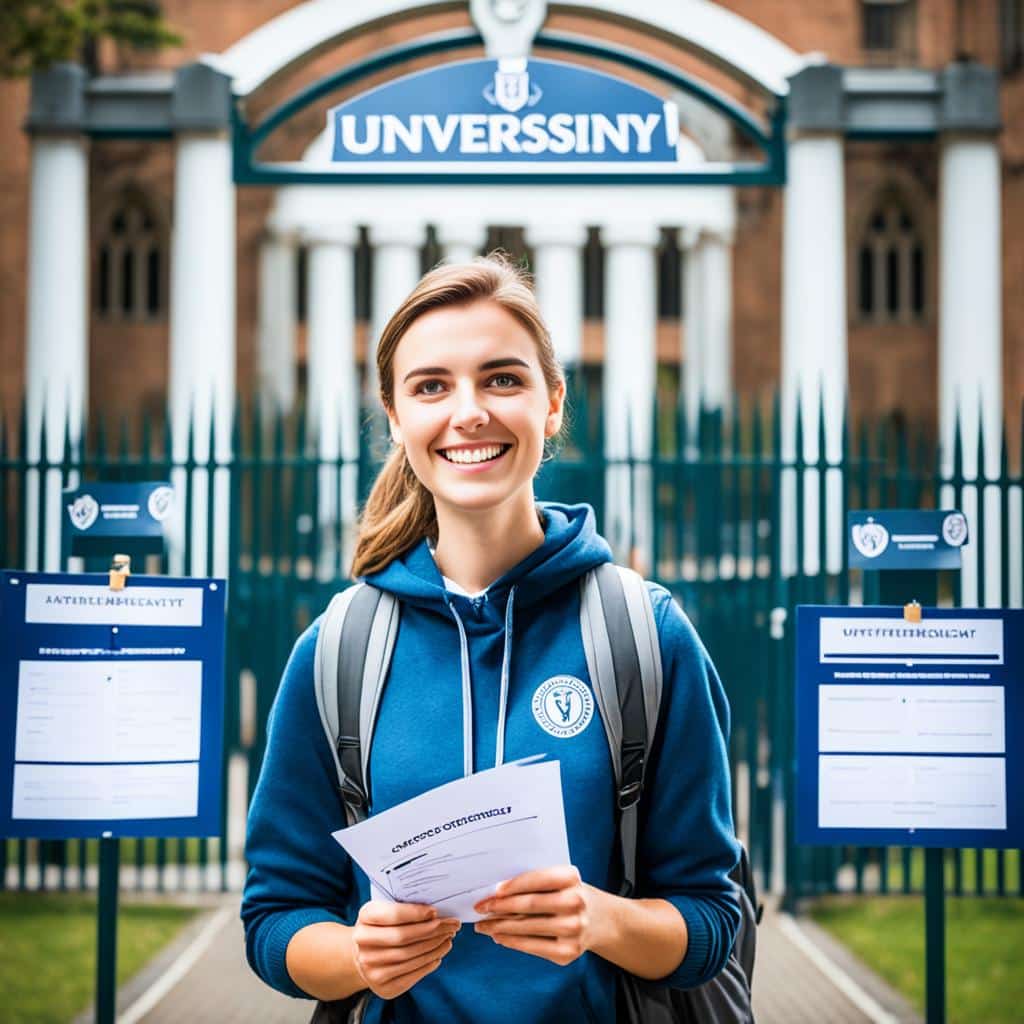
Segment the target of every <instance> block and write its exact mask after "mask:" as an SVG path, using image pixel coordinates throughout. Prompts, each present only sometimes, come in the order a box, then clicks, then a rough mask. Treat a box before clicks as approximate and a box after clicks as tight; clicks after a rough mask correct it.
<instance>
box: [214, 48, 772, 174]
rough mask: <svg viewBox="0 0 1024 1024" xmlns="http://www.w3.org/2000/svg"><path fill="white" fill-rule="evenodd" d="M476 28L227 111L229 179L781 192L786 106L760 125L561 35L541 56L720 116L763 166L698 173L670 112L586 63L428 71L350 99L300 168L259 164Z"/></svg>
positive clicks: (723, 101) (522, 62)
mask: <svg viewBox="0 0 1024 1024" xmlns="http://www.w3.org/2000/svg"><path fill="white" fill-rule="evenodd" d="M481 42H482V40H481V37H480V36H479V35H478V34H477V33H476V32H475V31H474V30H471V29H468V30H467V29H454V30H449V31H446V32H442V33H438V34H436V35H433V36H427V37H425V38H422V39H417V40H412V41H408V42H404V43H400V44H398V45H397V46H395V47H392V48H391V49H389V50H384V51H381V52H379V53H376V54H373V55H371V56H369V57H366V58H363V59H362V60H360V61H356V62H354V63H352V64H349V65H347V66H346V67H344V68H341V69H339V70H338V71H336V72H334V73H333V74H329V75H327V76H326V77H324V78H322V79H320V80H319V81H317V82H314V83H312V84H311V85H309V86H307V87H306V88H304V89H302V90H300V91H299V92H298V93H297V94H296V95H294V96H292V97H290V98H289V99H287V100H286V101H285V102H283V103H282V104H281V105H280V106H278V107H276V108H275V109H274V110H272V111H270V112H269V113H268V114H266V115H265V117H264V118H263V119H262V120H261V121H260V122H259V123H258V124H250V123H249V122H248V120H247V118H246V116H245V109H244V103H243V102H242V101H241V100H240V99H238V98H236V102H235V104H234V106H233V111H232V132H233V149H234V180H235V183H236V184H240V185H299V184H336V183H337V182H338V180H339V179H343V180H344V181H346V182H364V183H373V184H384V183H387V182H402V183H407V182H418V183H423V184H431V183H435V184H436V183H459V184H462V183H465V182H488V183H492V184H497V183H502V182H505V183H510V184H523V183H526V182H530V183H535V184H540V183H544V182H549V183H558V184H569V183H573V182H587V183H595V182H606V183H607V182H614V183H617V184H625V183H630V184H659V185H661V184H668V183H672V184H686V185H698V184H700V185H780V184H782V183H783V182H784V181H785V176H786V171H785V123H786V114H785V101H784V98H783V97H775V100H774V105H773V107H772V108H771V110H770V111H769V114H768V118H767V123H765V122H764V121H763V120H762V119H760V118H758V117H756V116H755V115H753V114H752V113H751V112H750V111H748V110H746V109H744V108H743V107H741V106H740V105H739V104H737V103H736V102H735V101H734V100H732V99H731V98H730V97H728V96H726V95H724V94H723V93H721V92H719V91H717V90H716V89H714V88H712V87H711V86H710V85H708V84H707V83H706V82H703V81H700V80H699V79H696V78H694V77H692V76H691V75H689V74H687V73H686V72H684V71H683V70H682V69H681V68H678V67H674V66H670V65H668V64H666V63H664V62H661V61H658V60H656V59H654V58H652V57H649V56H647V55H646V54H639V53H636V52H634V51H631V50H626V49H623V48H622V47H620V46H618V45H616V44H614V43H609V42H605V41H602V40H595V39H585V38H583V37H579V36H575V35H572V34H568V33H558V32H541V33H539V34H538V35H537V38H536V40H535V42H536V44H537V45H538V46H543V47H547V48H549V49H554V50H558V51H561V52H563V53H565V54H567V55H580V56H583V57H586V58H598V59H601V60H607V61H611V62H613V63H615V64H619V65H621V66H624V67H627V68H631V69H634V70H636V71H640V72H641V73H643V74H645V75H648V76H651V77H653V78H654V79H655V80H658V81H660V82H662V83H664V84H665V85H667V86H668V87H669V88H670V89H673V90H678V91H680V92H682V93H685V94H688V95H690V96H693V97H695V98H696V99H697V100H698V101H699V102H701V103H703V104H705V105H706V106H708V107H709V108H710V109H712V110H714V111H716V112H717V113H718V114H719V115H721V116H722V117H724V118H725V119H726V120H727V121H728V122H730V123H731V124H732V126H733V127H734V128H735V130H736V132H737V134H738V136H739V137H741V138H743V139H744V140H745V142H746V143H747V144H748V145H747V147H746V151H747V152H750V151H754V152H756V151H760V152H761V153H762V154H763V156H764V157H765V159H764V160H763V161H762V162H746V161H745V160H740V161H735V162H724V163H719V162H715V163H697V162H694V160H693V159H692V158H691V157H690V155H689V154H690V153H691V152H692V151H693V147H692V146H691V145H689V140H688V139H686V138H685V137H683V136H681V134H680V121H679V114H678V112H677V110H676V107H675V104H674V103H672V102H671V100H668V99H666V97H665V96H664V95H658V94H656V93H654V92H652V91H651V90H649V89H645V88H642V87H641V86H638V85H635V84H634V83H633V82H630V81H628V80H626V79H624V78H618V77H616V76H614V75H612V74H608V73H607V72H603V71H595V70H593V69H591V68H589V67H586V66H584V65H581V64H570V63H567V62H563V61H558V60H551V59H546V58H544V59H542V58H536V59H531V60H529V61H528V60H527V59H525V58H523V59H508V58H505V59H502V60H500V61H497V60H493V59H472V60H461V61H453V62H449V63H443V64H439V65H436V66H435V67H431V68H428V69H427V70H424V71H418V72H415V73H413V74H409V75H405V76H403V77H401V78H397V79H394V80H392V81H390V82H387V83H385V84H384V85H381V86H378V87H376V88H374V89H370V90H368V91H367V92H364V93H361V94H359V95H357V96H354V97H353V98H351V99H348V100H346V101H344V102H343V103H341V104H339V105H338V106H336V107H334V108H332V109H331V110H330V111H329V114H328V122H327V133H326V134H327V136H328V141H329V143H330V144H329V145H328V146H327V147H325V149H324V152H323V154H322V155H318V156H317V157H316V158H310V157H309V156H308V155H307V157H306V158H305V159H303V160H302V161H301V162H280V163H275V162H265V161H264V160H261V159H260V158H259V157H258V156H257V152H258V151H259V149H260V148H261V146H262V145H263V144H264V143H265V142H266V140H267V139H268V138H269V137H270V136H271V135H272V134H273V133H274V132H275V131H276V130H277V129H278V128H279V127H280V126H281V125H283V124H284V123H286V122H287V121H289V120H290V119H291V118H293V117H294V116H296V115H297V114H298V113H300V112H301V111H303V110H305V109H306V108H307V107H309V106H311V105H312V104H315V103H317V102H319V101H320V100H321V99H322V98H323V97H325V96H328V95H329V94H331V93H332V92H335V91H336V90H340V89H343V88H346V87H349V86H352V85H355V84H356V83H358V82H359V81H361V80H363V79H365V78H366V77H368V76H370V75H375V74H378V73H379V72H381V71H382V70H385V69H390V68H395V67H399V66H401V64H403V63H404V62H406V61H410V60H416V59H419V58H422V57H428V56H434V55H440V54H443V53H446V52H449V51H452V50H459V49H464V48H465V47H467V46H476V45H479V44H480V43H481Z"/></svg>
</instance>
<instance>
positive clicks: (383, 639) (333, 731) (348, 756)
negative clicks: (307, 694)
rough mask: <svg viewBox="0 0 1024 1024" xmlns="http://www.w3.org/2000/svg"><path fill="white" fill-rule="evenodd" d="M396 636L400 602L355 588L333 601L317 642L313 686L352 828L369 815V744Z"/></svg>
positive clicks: (362, 587) (359, 586)
mask: <svg viewBox="0 0 1024 1024" xmlns="http://www.w3.org/2000/svg"><path fill="white" fill-rule="evenodd" d="M397 633H398V601H397V600H396V599H395V597H394V596H393V595H392V594H388V593H385V592H383V591H380V590H378V589H377V588H376V587H371V586H368V585H367V584H363V583H357V584H355V585H353V586H351V587H349V588H348V589H347V590H343V591H342V592H341V593H340V594H336V595H335V596H334V598H332V600H331V603H330V604H329V605H328V606H327V611H326V613H325V614H324V618H323V621H322V622H321V624H320V634H319V636H318V637H317V647H316V658H315V662H314V685H315V690H316V701H317V708H318V709H319V711H320V721H321V723H322V724H323V727H324V732H325V733H326V734H327V739H328V742H329V743H330V746H331V752H332V754H333V756H334V766H335V769H336V770H337V773H338V788H339V790H340V793H341V798H342V800H343V801H344V804H345V816H346V819H347V820H348V823H349V824H350V825H352V824H355V823H356V822H357V821H362V820H363V819H364V818H365V817H366V815H367V812H368V809H369V796H368V794H369V764H370V744H371V743H372V740H373V728H374V724H375V722H376V720H377V709H378V707H379V705H380V696H381V692H382V690H383V687H384V679H385V678H386V676H387V673H388V667H389V665H390V664H391V654H392V651H393V650H394V645H395V637H396V635H397Z"/></svg>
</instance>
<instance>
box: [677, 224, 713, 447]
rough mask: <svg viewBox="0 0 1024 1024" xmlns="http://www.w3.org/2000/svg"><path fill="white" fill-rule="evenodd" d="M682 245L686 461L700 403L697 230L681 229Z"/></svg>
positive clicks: (700, 248)
mask: <svg viewBox="0 0 1024 1024" xmlns="http://www.w3.org/2000/svg"><path fill="white" fill-rule="evenodd" d="M682 243H683V307H684V308H683V396H684V398H685V399H686V427H687V435H688V441H689V445H688V447H689V451H688V452H687V457H688V458H694V457H696V456H697V454H698V450H697V425H698V423H699V421H700V409H701V402H702V400H703V380H704V367H703V366H702V362H701V361H702V357H703V355H704V340H703V330H704V320H705V310H704V299H705V296H706V294H707V293H706V289H705V287H704V277H703V253H704V239H703V235H702V234H701V232H700V230H699V229H696V228H684V229H683V231H682Z"/></svg>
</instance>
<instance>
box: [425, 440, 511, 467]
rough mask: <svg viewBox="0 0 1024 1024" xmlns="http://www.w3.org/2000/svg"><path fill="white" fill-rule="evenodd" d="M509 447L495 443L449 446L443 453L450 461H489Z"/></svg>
mask: <svg viewBox="0 0 1024 1024" xmlns="http://www.w3.org/2000/svg"><path fill="white" fill-rule="evenodd" d="M507 447H508V446H507V445H501V444H493V445H489V446H488V447H486V448H448V449H446V450H444V451H442V452H441V454H442V455H443V456H444V457H445V458H446V459H447V460H448V461H449V462H462V463H472V462H487V461H489V460H490V459H496V458H497V457H498V456H499V455H501V453H502V452H504V451H505V449H506V448H507Z"/></svg>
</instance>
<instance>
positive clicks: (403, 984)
mask: <svg viewBox="0 0 1024 1024" xmlns="http://www.w3.org/2000/svg"><path fill="white" fill-rule="evenodd" d="M440 966H441V961H440V960H431V961H430V962H429V963H428V964H426V965H424V966H423V967H420V968H418V969H417V970H414V971H409V972H408V973H406V974H399V975H398V976H397V977H394V978H392V979H391V980H390V981H386V982H383V983H382V984H381V985H380V987H377V988H374V989H373V991H374V992H375V993H376V994H377V995H379V996H380V997H381V998H382V999H394V998H396V997H397V996H400V995H401V994H402V993H403V992H408V991H409V989H411V988H412V987H413V985H415V984H416V983H417V982H419V981H422V980H423V979H424V978H425V977H426V976H427V975H428V974H431V973H433V972H434V971H436V970H437V969H438V967H440Z"/></svg>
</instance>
